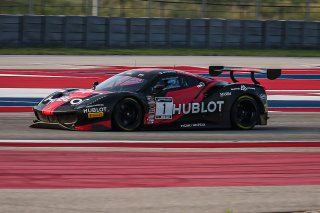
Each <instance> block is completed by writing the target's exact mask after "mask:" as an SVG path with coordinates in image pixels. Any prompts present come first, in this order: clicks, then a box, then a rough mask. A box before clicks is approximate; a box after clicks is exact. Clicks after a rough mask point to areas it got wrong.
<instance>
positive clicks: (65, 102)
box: [31, 66, 281, 131]
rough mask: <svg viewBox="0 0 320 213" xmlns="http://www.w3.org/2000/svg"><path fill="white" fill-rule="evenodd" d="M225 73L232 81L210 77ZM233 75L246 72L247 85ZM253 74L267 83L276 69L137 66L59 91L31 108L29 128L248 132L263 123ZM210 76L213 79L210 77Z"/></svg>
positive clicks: (262, 98)
mask: <svg viewBox="0 0 320 213" xmlns="http://www.w3.org/2000/svg"><path fill="white" fill-rule="evenodd" d="M222 72H229V73H230V77H231V79H232V81H233V83H229V82H226V81H221V80H216V79H214V78H213V77H215V76H218V75H219V74H221V73H222ZM235 72H241V73H246V72H248V73H250V75H251V79H252V81H253V84H248V83H239V82H238V81H237V79H236V78H235V76H234V73H235ZM255 73H259V74H263V75H266V76H267V78H268V79H270V80H273V79H276V78H278V77H279V76H280V75H281V70H280V69H255V68H239V67H223V66H210V67H209V74H210V77H204V76H200V75H194V74H191V73H188V72H183V71H178V70H171V69H156V68H152V69H151V68H143V69H135V70H129V71H126V72H123V73H120V74H117V75H115V76H113V77H111V78H109V79H107V80H105V81H103V82H102V83H100V84H99V83H98V82H95V83H94V86H93V88H92V89H75V88H70V89H64V90H61V91H57V92H54V93H52V94H51V95H49V96H48V97H46V98H44V99H43V100H42V101H41V102H40V103H39V104H38V105H36V106H35V107H34V108H33V110H34V113H35V116H36V118H37V119H36V120H35V121H34V123H33V124H32V125H31V127H40V128H63V129H69V130H95V131H99V130H101V131H103V130H110V129H115V130H123V131H133V130H138V129H200V128H206V129H209V128H235V129H252V128H253V127H254V126H255V125H266V124H267V119H268V106H267V95H266V92H265V90H264V88H263V87H262V86H260V84H259V82H258V81H257V80H256V78H255ZM211 76H213V77H211Z"/></svg>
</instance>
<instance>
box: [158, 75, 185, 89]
mask: <svg viewBox="0 0 320 213" xmlns="http://www.w3.org/2000/svg"><path fill="white" fill-rule="evenodd" d="M156 85H164V89H165V90H169V89H176V88H180V87H181V82H180V80H179V77H178V76H171V77H164V78H162V79H160V80H159V81H158V82H157V84H156Z"/></svg>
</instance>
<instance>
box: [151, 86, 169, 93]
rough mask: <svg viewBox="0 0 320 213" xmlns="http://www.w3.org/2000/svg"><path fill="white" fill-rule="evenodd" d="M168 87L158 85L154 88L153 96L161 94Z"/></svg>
mask: <svg viewBox="0 0 320 213" xmlns="http://www.w3.org/2000/svg"><path fill="white" fill-rule="evenodd" d="M165 87H166V86H165V85H164V84H157V85H155V86H154V87H153V88H152V94H158V93H159V92H161V91H162V90H163V89H164V88H165Z"/></svg>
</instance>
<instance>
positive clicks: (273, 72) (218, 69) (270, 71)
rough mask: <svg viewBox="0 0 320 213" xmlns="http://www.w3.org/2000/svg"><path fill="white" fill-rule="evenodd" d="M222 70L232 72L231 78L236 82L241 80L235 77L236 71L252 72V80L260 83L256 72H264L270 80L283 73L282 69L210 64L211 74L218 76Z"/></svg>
mask: <svg viewBox="0 0 320 213" xmlns="http://www.w3.org/2000/svg"><path fill="white" fill-rule="evenodd" d="M222 72H230V78H231V80H232V81H233V82H234V83H236V82H239V81H238V80H237V79H236V78H235V77H234V73H235V72H237V73H250V77H251V80H252V82H254V83H255V84H260V83H259V81H257V79H256V78H255V76H254V74H255V73H258V74H264V75H266V76H267V78H268V79H269V80H274V79H276V78H278V77H279V76H280V75H281V69H264V68H246V67H225V66H209V74H210V75H211V76H218V75H220V74H221V73H222Z"/></svg>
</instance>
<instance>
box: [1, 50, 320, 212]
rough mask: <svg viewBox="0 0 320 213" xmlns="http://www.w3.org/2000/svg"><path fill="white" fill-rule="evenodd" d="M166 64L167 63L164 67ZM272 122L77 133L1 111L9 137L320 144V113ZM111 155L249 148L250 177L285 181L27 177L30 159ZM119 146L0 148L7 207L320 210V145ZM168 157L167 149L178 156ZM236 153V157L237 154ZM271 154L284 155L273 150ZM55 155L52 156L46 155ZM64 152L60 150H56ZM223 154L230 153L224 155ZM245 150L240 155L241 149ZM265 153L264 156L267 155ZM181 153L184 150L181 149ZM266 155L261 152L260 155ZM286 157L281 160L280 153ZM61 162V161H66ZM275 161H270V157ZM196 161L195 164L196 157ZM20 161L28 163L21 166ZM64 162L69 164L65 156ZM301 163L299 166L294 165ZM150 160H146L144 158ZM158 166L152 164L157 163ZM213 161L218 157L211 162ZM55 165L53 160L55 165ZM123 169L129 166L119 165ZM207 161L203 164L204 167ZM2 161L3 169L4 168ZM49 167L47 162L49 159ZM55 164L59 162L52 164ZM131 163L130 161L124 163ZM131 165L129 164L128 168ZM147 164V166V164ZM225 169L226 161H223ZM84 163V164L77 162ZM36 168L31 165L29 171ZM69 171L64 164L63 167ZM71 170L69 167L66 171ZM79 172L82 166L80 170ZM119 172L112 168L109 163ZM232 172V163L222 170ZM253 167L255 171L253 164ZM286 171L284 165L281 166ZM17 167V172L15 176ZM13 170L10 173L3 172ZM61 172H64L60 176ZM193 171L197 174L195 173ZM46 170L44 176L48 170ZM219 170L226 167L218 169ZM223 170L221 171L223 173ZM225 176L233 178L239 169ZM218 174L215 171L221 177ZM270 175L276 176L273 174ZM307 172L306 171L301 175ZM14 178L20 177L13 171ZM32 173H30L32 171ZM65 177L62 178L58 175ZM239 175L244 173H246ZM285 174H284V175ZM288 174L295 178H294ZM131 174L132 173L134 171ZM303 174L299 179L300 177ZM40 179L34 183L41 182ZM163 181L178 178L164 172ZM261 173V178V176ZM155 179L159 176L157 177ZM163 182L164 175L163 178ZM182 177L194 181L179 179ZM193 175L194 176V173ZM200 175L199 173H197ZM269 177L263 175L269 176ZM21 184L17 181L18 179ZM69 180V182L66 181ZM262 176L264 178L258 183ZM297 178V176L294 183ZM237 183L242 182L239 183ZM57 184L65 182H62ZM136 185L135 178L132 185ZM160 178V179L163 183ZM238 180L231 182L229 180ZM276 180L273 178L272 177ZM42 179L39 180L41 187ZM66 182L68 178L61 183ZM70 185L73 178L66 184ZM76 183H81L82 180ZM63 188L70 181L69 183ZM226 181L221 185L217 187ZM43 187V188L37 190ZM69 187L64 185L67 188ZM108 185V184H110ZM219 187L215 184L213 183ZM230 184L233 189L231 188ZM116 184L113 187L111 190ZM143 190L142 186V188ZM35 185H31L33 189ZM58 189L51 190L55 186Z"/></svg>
mask: <svg viewBox="0 0 320 213" xmlns="http://www.w3.org/2000/svg"><path fill="white" fill-rule="evenodd" d="M164 63H166V64H164ZM319 63H320V60H319V58H307V59H306V58H273V57H267V58H262V57H155V56H149V57H144V56H139V57H136V56H124V57H121V56H98V57H95V56H90V57H86V56H82V57H76V56H67V57H65V56H0V67H1V68H32V69H33V68H39V69H41V68H46V69H47V68H72V67H77V66H88V67H94V66H96V65H117V64H119V65H131V66H132V65H133V66H134V65H137V66H144V65H155V66H157V65H191V66H204V67H205V66H208V65H212V64H223V65H238V66H260V67H270V68H271V67H276V68H278V67H296V68H303V67H315V66H319ZM270 117H271V118H270V121H269V125H268V126H262V127H257V128H256V129H254V130H251V131H234V130H210V131H208V130H204V131H167V132H160V131H144V132H134V133H132V132H130V133H119V132H112V131H111V132H73V131H62V130H46V129H31V128H29V127H28V126H29V124H30V123H31V122H32V119H33V116H32V114H31V113H19V115H16V114H11V113H1V114H0V126H1V128H0V136H1V137H0V139H1V140H8V141H9V140H34V141H36V140H116V141H122V140H131V141H134V140H138V141H155V140H157V141H190V142H191V141H212V142H214V141H302V142H304V141H315V142H319V141H320V122H319V121H320V113H277V112H275V113H271V114H270ZM98 150H99V152H102V153H103V154H105V155H108V154H110V155H117V156H118V159H117V160H118V161H121V159H123V160H124V161H125V160H128V159H130V158H128V156H130V155H135V157H136V159H135V160H136V161H138V162H139V161H143V159H144V157H146V156H150V153H154V154H157V155H163V156H164V158H163V159H162V161H160V160H161V159H158V160H159V161H155V163H156V164H158V163H159V162H162V164H163V163H164V162H166V158H167V159H168V161H170V156H173V154H175V153H172V152H173V151H176V152H179V153H185V154H186V155H187V156H184V157H182V158H183V159H184V160H185V161H184V162H185V164H183V165H187V164H188V162H196V160H195V159H194V158H192V157H196V158H197V157H199V158H201V153H199V152H204V153H205V154H204V155H208V153H209V152H211V153H212V155H216V156H220V157H221V159H224V160H226V159H229V160H230V161H231V163H235V162H237V159H240V158H239V156H241V153H240V152H242V153H244V154H248V155H249V156H251V157H254V158H253V159H257V162H252V163H253V164H256V170H255V169H253V170H251V172H247V173H246V172H244V171H245V170H242V172H244V173H243V175H244V176H242V178H244V179H245V178H248V181H250V178H252V176H251V175H253V176H254V175H258V174H259V170H260V169H259V167H261V168H262V167H263V166H267V167H264V168H268V169H270V170H269V174H273V175H274V176H273V177H275V176H276V177H277V178H279V179H278V180H277V181H276V182H277V183H278V184H270V185H268V184H266V183H264V184H262V183H260V184H259V183H256V184H253V185H250V184H243V182H242V183H239V182H238V185H237V184H227V183H226V182H225V183H224V184H220V186H215V185H214V183H212V184H204V186H201V185H199V182H197V181H195V183H194V184H193V185H192V184H188V187H185V186H184V185H183V184H182V185H179V184H178V185H177V184H173V185H170V184H169V185H167V187H161V186H155V184H151V185H150V186H149V187H150V188H149V187H146V188H145V186H140V187H139V185H136V186H133V185H129V187H125V185H124V186H122V187H124V188H122V187H119V186H118V187H117V186H113V187H112V186H108V188H104V187H102V188H99V187H97V186H96V187H92V185H91V187H90V186H89V187H84V185H83V183H82V184H81V187H79V188H77V187H76V188H74V187H75V186H74V187H72V186H70V185H69V187H66V186H64V187H58V186H57V185H56V186H54V187H49V186H48V183H47V184H46V183H44V184H43V185H42V186H41V180H43V181H45V180H47V181H48V180H49V182H50V183H51V184H52V183H53V182H52V181H53V180H55V179H56V178H57V177H60V180H61V177H64V176H63V175H65V174H66V173H65V171H64V172H61V170H59V168H58V170H56V172H55V173H54V174H50V171H47V170H46V169H45V168H40V169H39V168H38V169H39V170H38V172H39V171H40V173H39V175H49V178H48V177H46V178H45V179H41V178H43V177H32V176H28V174H26V173H25V174H23V172H25V171H26V170H27V168H26V167H25V166H26V163H32V164H33V168H31V169H37V168H36V167H34V163H37V162H38V163H41V162H49V161H50V159H51V157H57V156H59V155H60V156H61V159H62V160H64V161H68V158H70V155H68V153H69V154H70V153H73V154H76V155H82V154H85V153H87V154H88V151H89V152H90V153H91V155H85V156H87V158H83V159H84V160H85V159H87V160H94V159H96V156H95V155H93V154H94V151H98ZM173 151H172V149H128V148H125V149H124V148H121V149H111V148H101V149H100V148H95V149H92V148H91V149H90V148H15V147H0V152H1V157H2V158H1V160H0V162H1V164H0V168H1V171H2V173H1V174H2V175H3V176H2V178H3V179H2V180H6V181H9V182H6V183H7V184H6V186H10V185H9V183H11V184H13V185H14V186H15V187H7V188H5V187H4V186H2V187H1V188H2V189H0V212H1V213H2V212H6V213H7V212H9V213H10V212H28V213H29V212H30V213H31V212H32V213H33V212H41V213H42V212H66V213H69V212H70V213H75V212H142V213H143V212H224V211H225V210H226V209H232V210H233V211H234V212H244V213H246V212H247V213H249V212H253V213H254V212H294V211H304V210H315V209H320V186H319V185H320V184H319V183H318V181H319V180H320V176H319V168H320V161H319V157H318V156H319V155H318V153H319V148H305V149H302V148H297V149H294V150H293V149H278V148H272V149H247V148H244V149H197V150H195V149H174V150H173ZM170 152H171V155H170V154H166V153H170ZM233 152H235V153H236V154H233ZM271 152H275V153H277V154H276V155H270V156H268V155H269V154H270V153H271ZM46 153H47V155H45V154H46ZM55 153H56V154H57V155H54V154H55ZM217 153H222V154H220V155H218V154H217ZM239 153H240V154H239ZM259 153H261V155H259ZM308 153H309V154H308ZM177 155H178V154H177ZM259 156H260V157H259ZM276 156H278V157H276ZM202 157H203V156H202ZM277 158H282V160H281V162H282V163H283V165H282V166H278V167H277V163H276V161H277ZM61 159H60V160H61ZM270 159H271V160H273V161H270V162H269V163H270V164H268V165H266V162H265V160H267V161H268V160H270ZM188 160H189V161H188ZM19 162H20V164H19ZM61 162H63V161H61ZM290 162H291V163H293V164H290ZM141 163H142V162H141ZM150 163H152V161H151V162H150ZM209 163H212V162H209ZM239 163H242V164H243V165H242V166H239V167H238V168H237V167H234V168H233V169H235V170H232V171H233V172H237V169H239V168H242V169H243V168H247V169H248V168H249V167H248V165H249V162H248V159H246V160H244V159H242V161H241V162H240V161H239ZM48 165H49V164H48ZM117 165H118V166H120V167H121V164H117ZM200 165H201V162H199V165H198V167H201V166H200ZM1 166H2V167H1ZM44 166H46V164H44ZM50 166H59V165H52V164H50ZM123 166H124V165H122V167H123ZM127 166H128V165H127ZM140 166H141V165H140ZM222 167H223V166H222ZM76 168H77V167H76ZM29 169H30V168H29ZM60 169H62V168H60ZM64 169H66V168H64ZM78 169H79V168H78ZM109 169H111V168H109ZM179 169H181V167H180V168H178V167H177V168H176V169H175V172H176V175H182V174H184V173H185V171H182V170H179ZM220 169H226V168H220ZM251 169H252V168H251ZM279 169H280V170H279ZM8 170H9V171H11V174H10V173H8ZM3 171H6V172H3ZM59 171H60V172H61V173H59ZM196 171H197V170H193V171H191V172H195V173H194V174H196ZM41 172H42V173H41ZM212 172H213V173H214V172H217V173H219V172H218V170H214V171H212ZM220 172H221V171H220ZM224 172H225V173H223V174H224V175H227V176H228V177H225V180H224V181H226V180H228V178H230V179H229V181H231V180H232V178H231V177H232V176H233V174H234V173H232V172H231V173H230V171H229V173H228V172H226V170H225V171H224ZM213 173H211V175H213ZM264 174H268V171H265V173H264ZM297 174H301V176H299V175H297ZM6 175H13V176H11V177H10V176H9V177H8V176H6ZM29 175H30V174H29ZM54 175H60V176H54ZM238 175H239V174H238ZM281 175H284V176H282V177H281ZM286 175H287V176H286ZM128 177H129V176H128ZM284 177H285V178H287V179H288V178H289V179H290V178H291V179H290V181H288V182H287V183H285V180H284V182H281V181H280V180H282V181H283V178H284ZM293 177H295V178H293ZM37 178H38V181H40V183H39V182H36V183H34V182H33V181H35V180H37ZM161 178H167V179H170V178H174V177H172V176H170V175H168V174H167V175H165V174H162V177H161ZM260 178H261V177H260ZM155 179H157V178H156V177H155ZM158 179H159V178H158ZM178 179H179V180H184V179H188V178H186V177H179V178H178ZM189 179H190V177H189ZM191 179H192V178H191ZM262 179H263V177H262ZM10 181H13V182H10ZM62 181H63V180H62ZM254 181H257V179H254V180H252V181H251V182H254ZM292 181H293V182H294V181H297V182H295V183H292ZM235 182H237V181H236V180H235ZM56 183H57V182H56ZM125 183H126V184H128V182H125ZM156 183H159V182H156ZM229 183H230V182H229ZM268 183H270V182H268ZM34 184H35V185H34ZM60 184H61V183H60ZM64 184H65V183H64ZM75 184H76V182H75ZM62 185H63V184H62ZM217 185H219V184H217ZM36 186H37V187H36ZM60 186H61V185H60ZM103 186H106V185H103ZM213 186H214V187H213ZM226 186H227V187H226ZM109 187H110V188H109ZM141 187H142V188H141ZM28 188H29V189H28ZM49 188H50V189H49Z"/></svg>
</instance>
